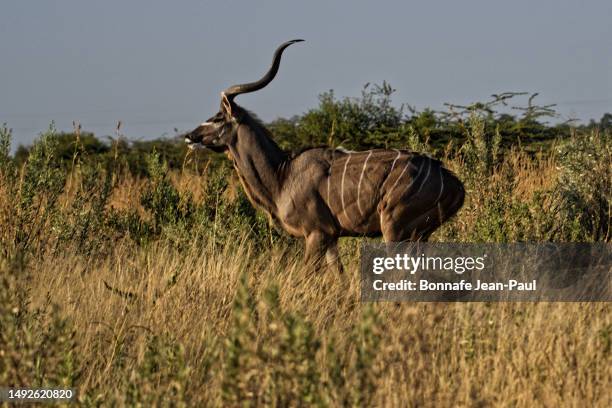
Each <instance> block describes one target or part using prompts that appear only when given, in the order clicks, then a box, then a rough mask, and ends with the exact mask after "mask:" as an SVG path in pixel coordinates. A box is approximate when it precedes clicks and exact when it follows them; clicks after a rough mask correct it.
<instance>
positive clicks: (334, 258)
mask: <svg viewBox="0 0 612 408" xmlns="http://www.w3.org/2000/svg"><path fill="white" fill-rule="evenodd" d="M325 260H326V261H327V266H328V267H329V268H331V269H334V270H336V271H338V273H339V274H340V275H342V274H343V273H344V267H343V266H342V260H341V259H340V254H339V253H338V239H337V238H336V239H334V240H333V241H332V242H331V243H330V244H329V245H328V247H327V251H326V252H325Z"/></svg>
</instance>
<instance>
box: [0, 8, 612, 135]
mask: <svg viewBox="0 0 612 408" xmlns="http://www.w3.org/2000/svg"><path fill="white" fill-rule="evenodd" d="M293 38H304V39H305V40H306V42H304V43H300V44H296V45H293V46H292V47H290V48H289V49H287V51H286V52H285V55H284V59H283V63H282V64H281V69H280V71H279V74H278V76H277V78H276V80H275V81H274V82H273V83H272V84H270V85H269V86H268V87H267V88H266V89H264V90H262V91H259V92H257V93H255V94H251V95H244V96H241V97H239V98H238V99H237V102H238V103H240V104H241V105H243V106H245V107H247V108H249V109H251V110H253V111H254V112H255V113H257V114H259V116H260V117H261V118H262V119H264V120H272V119H274V118H276V117H279V116H291V115H294V114H299V113H302V112H304V111H306V110H307V109H309V108H311V107H314V106H315V105H316V104H317V97H318V95H319V94H320V93H321V92H323V91H325V90H328V89H334V90H335V91H336V94H337V95H338V96H358V95H359V92H360V89H361V87H362V86H363V85H364V84H365V83H366V82H381V81H382V80H387V81H389V82H390V83H391V85H392V86H393V87H394V88H396V89H397V93H396V95H395V98H394V100H395V101H396V102H397V103H398V104H399V103H401V102H406V103H409V104H411V105H414V106H416V107H417V108H418V109H423V108H425V107H432V108H434V109H438V108H441V107H442V104H443V103H444V102H454V103H466V102H471V101H476V100H483V99H487V98H488V96H489V95H490V94H492V93H496V92H502V91H531V92H540V95H541V97H540V98H539V99H538V101H539V102H540V103H553V102H555V103H558V104H559V111H560V112H561V113H562V114H563V117H564V118H567V117H568V116H570V115H571V116H575V117H579V118H581V119H584V120H587V119H590V118H597V119H599V118H600V117H601V115H602V114H603V113H604V112H609V111H612V1H610V0H586V1H578V0H573V1H566V0H546V1H544V0H513V1H494V0H482V1H470V0H466V1H435V0H429V1H331V0H327V1H319V0H316V1H312V0H311V1H301V2H293V1H261V0H258V1H214V2H213V1H210V2H208V1H195V0H190V1H152V0H147V1H125V0H124V1H116V0H112V1H111V0H106V1H83V0H71V1H63V0H55V1H51V0H49V1H26V0H20V1H17V0H13V1H11V0H2V2H1V3H0V58H1V62H0V122H7V123H8V125H9V126H10V127H12V128H13V129H14V135H15V137H16V141H17V142H18V143H25V142H29V141H31V140H32V138H33V137H34V136H36V134H37V133H38V132H40V131H41V130H43V129H45V128H46V127H47V126H48V124H49V122H50V121H51V120H55V122H56V124H57V127H58V128H59V129H62V130H68V129H70V128H71V122H72V120H79V121H80V122H81V123H82V124H83V126H84V128H85V129H87V130H91V131H94V132H95V133H96V134H98V135H100V136H102V135H108V134H112V133H113V129H114V126H115V123H116V121H117V120H119V119H121V120H122V121H123V122H124V133H125V135H126V136H128V137H130V138H133V139H138V138H150V137H157V136H161V135H163V134H166V135H173V134H174V132H173V130H172V129H173V128H175V127H177V128H179V129H181V130H187V129H191V128H193V127H195V126H196V125H197V124H198V123H200V122H201V121H203V120H204V119H206V118H208V117H209V116H210V115H211V114H212V113H214V112H216V110H217V109H218V106H219V92H220V91H221V90H223V89H224V88H226V87H227V86H229V85H231V84H233V83H237V82H245V81H251V80H255V79H258V78H259V76H260V75H261V74H263V73H264V72H265V71H266V70H267V68H268V65H269V64H270V62H271V56H272V53H273V51H274V49H275V48H276V47H277V46H278V45H279V44H280V43H282V42H283V41H286V40H289V39H293Z"/></svg>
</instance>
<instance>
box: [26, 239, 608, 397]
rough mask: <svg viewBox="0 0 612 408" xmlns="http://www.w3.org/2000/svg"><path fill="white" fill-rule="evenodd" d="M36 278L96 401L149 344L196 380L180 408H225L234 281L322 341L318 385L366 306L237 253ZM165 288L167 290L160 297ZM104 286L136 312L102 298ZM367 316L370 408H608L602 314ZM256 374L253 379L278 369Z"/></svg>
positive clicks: (163, 252)
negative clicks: (55, 308) (371, 339)
mask: <svg viewBox="0 0 612 408" xmlns="http://www.w3.org/2000/svg"><path fill="white" fill-rule="evenodd" d="M35 269H36V270H34V271H33V275H34V276H36V279H35V280H33V281H32V284H31V290H32V293H31V294H32V298H33V299H36V300H37V303H40V302H45V301H46V300H47V299H48V298H49V296H50V298H51V300H52V301H53V302H58V303H59V304H60V307H61V310H62V315H64V316H66V317H69V318H70V320H71V321H72V322H74V329H75V330H76V332H77V335H78V340H79V346H78V350H77V352H78V357H79V359H80V360H81V361H83V362H84V363H86V364H84V365H83V367H82V369H83V373H82V378H81V380H80V381H79V389H80V391H81V392H82V393H87V392H88V391H89V390H91V389H94V390H97V392H101V393H102V395H101V399H102V400H104V401H108V400H110V399H112V400H116V401H118V402H121V401H123V402H125V395H124V393H125V385H126V384H125V383H126V382H127V381H130V378H131V377H130V376H133V375H134V374H133V373H134V372H136V371H137V370H138V367H139V365H141V364H142V363H143V361H144V359H145V351H146V349H147V344H148V342H149V341H150V335H151V333H155V334H157V335H160V336H167V337H168V338H171V339H172V340H173V341H176V342H179V343H180V344H182V346H183V347H184V348H185V356H186V357H185V362H184V364H185V367H188V368H189V369H190V370H191V372H192V374H193V375H192V376H191V377H190V378H189V379H188V380H187V381H186V383H184V384H182V386H183V387H186V388H185V390H184V392H185V393H186V396H185V398H186V400H188V401H189V403H190V404H196V403H197V404H206V405H209V404H215V405H222V403H221V394H220V390H221V381H222V379H223V375H224V374H223V370H224V367H223V364H222V359H221V358H220V356H219V355H218V354H217V353H221V354H222V353H223V347H220V344H223V339H224V338H226V337H227V336H228V335H229V331H230V328H231V327H230V326H231V319H230V316H231V314H232V303H233V301H234V298H235V294H236V290H237V289H236V285H237V282H238V281H239V277H240V275H241V274H242V273H243V272H245V271H246V272H247V273H248V274H249V277H250V287H251V288H252V290H253V296H254V298H255V299H258V300H261V299H263V298H264V295H263V292H264V291H265V288H266V287H268V285H269V284H270V283H276V284H277V285H278V287H279V293H280V305H281V309H282V310H283V311H284V312H286V313H291V314H297V315H302V316H304V318H305V319H306V320H308V321H309V322H311V323H312V325H313V327H314V330H315V333H316V335H317V337H318V338H319V339H320V340H321V342H322V347H321V350H322V351H321V352H319V353H318V354H317V365H318V366H319V367H321V371H322V372H323V375H324V376H325V375H327V374H326V368H325V367H327V366H328V365H329V361H326V359H328V357H329V356H328V355H327V352H326V351H325V350H327V345H328V343H329V342H330V341H331V339H334V341H335V352H336V353H340V354H343V355H344V356H345V357H347V358H348V359H350V358H351V357H349V356H350V355H351V354H352V353H354V348H355V345H354V344H351V341H350V336H349V334H350V333H351V330H353V327H354V326H355V325H358V324H359V322H360V319H361V315H362V309H363V307H364V306H363V305H362V304H360V302H359V300H358V299H359V277H358V271H357V268H356V264H355V263H353V264H352V265H351V266H350V268H349V270H348V273H347V274H346V276H345V277H344V278H342V279H340V278H338V277H337V276H335V275H331V274H326V275H319V276H310V277H307V274H306V271H305V270H304V268H303V267H301V266H300V265H299V263H298V262H296V260H295V259H294V258H293V257H292V256H291V254H285V253H282V251H279V250H271V251H270V252H267V253H263V254H254V253H253V252H252V251H251V250H250V248H249V246H248V244H246V243H245V242H241V243H237V244H235V245H232V246H231V247H229V246H228V247H226V248H222V249H219V248H211V247H205V248H191V249H190V250H189V251H187V252H179V251H176V250H173V249H170V247H169V246H166V245H164V244H163V243H159V244H156V245H154V247H152V248H150V249H149V250H134V248H132V247H131V246H130V245H129V244H122V245H118V246H117V248H115V250H114V255H113V256H112V257H109V258H108V259H105V260H103V261H101V262H95V263H90V262H87V260H84V259H81V258H79V257H75V256H73V255H66V256H60V257H59V258H51V259H47V260H45V261H43V262H42V263H41V264H39V265H37V266H36V268H35ZM175 275H176V276H177V279H176V281H177V283H176V284H175V285H173V286H172V287H170V288H167V282H168V281H169V279H171V278H172V277H173V276H175ZM104 281H107V282H108V283H109V284H111V286H113V287H115V288H121V289H122V290H129V291H130V292H133V293H134V294H136V295H137V299H136V300H133V301H130V300H127V299H125V298H124V297H121V296H119V295H116V294H114V293H111V292H109V290H108V289H107V288H105V286H104ZM40 306H42V304H32V307H40ZM375 311H376V314H377V316H378V324H377V326H376V327H374V328H373V329H374V330H376V331H377V332H378V333H379V334H380V342H379V344H378V345H377V348H376V350H375V359H374V366H373V367H372V368H371V370H372V372H374V373H375V378H374V385H375V389H376V392H375V395H374V397H373V401H372V402H373V403H374V405H376V406H474V405H477V406H487V405H496V406H561V405H562V406H602V407H604V406H609V405H610V387H609V386H610V384H611V372H610V354H609V349H610V335H611V333H610V331H611V327H612V321H611V318H610V317H611V314H610V305H609V304H605V303H591V304H554V303H548V304H547V303H540V304H529V303H525V304H512V303H498V304H478V303H477V304H376V305H375ZM253 324H254V325H255V326H256V328H257V331H256V337H255V338H253V339H252V341H253V342H255V344H256V347H257V346H261V347H263V346H265V345H266V344H267V341H269V339H270V336H271V334H270V333H271V332H272V331H273V329H272V328H271V327H270V324H269V322H266V321H260V322H257V323H253ZM118 353H120V354H121V355H118ZM251 358H254V357H251ZM253 364H258V370H259V373H260V375H263V374H264V373H265V372H266V371H268V370H273V369H274V368H275V367H273V365H275V364H277V363H276V362H274V361H268V362H266V361H260V360H256V361H254V362H253ZM201 366H208V367H209V369H208V372H207V373H202V372H200V371H199V368H200V367H201ZM350 374H352V373H349V375H350ZM353 374H354V373H353ZM132 380H133V379H132ZM154 385H155V384H149V386H151V387H153V386H154ZM143 386H144V385H143ZM329 402H330V403H331V405H336V402H337V401H335V402H334V400H333V399H332V400H331V401H329ZM296 403H297V402H296Z"/></svg>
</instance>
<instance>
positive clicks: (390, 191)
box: [389, 162, 423, 194]
mask: <svg viewBox="0 0 612 408" xmlns="http://www.w3.org/2000/svg"><path fill="white" fill-rule="evenodd" d="M408 165H413V164H412V163H411V162H408V164H406V167H404V170H403V171H402V174H400V176H399V177H398V178H397V180H395V183H394V184H393V187H391V190H389V194H391V193H392V192H393V189H394V188H395V185H396V184H397V182H398V181H399V180H400V178H401V177H402V176H403V175H404V171H406V168H408ZM413 166H414V165H413ZM422 170H423V165H421V167H419V171H418V172H417V175H416V176H414V178H413V179H412V181H411V182H410V184H408V187H406V191H408V190H409V189H410V187H412V185H413V184H414V182H415V181H416V180H417V179H418V178H419V176H420V175H421V171H422Z"/></svg>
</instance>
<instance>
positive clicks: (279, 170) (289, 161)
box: [185, 40, 465, 272]
mask: <svg viewBox="0 0 612 408" xmlns="http://www.w3.org/2000/svg"><path fill="white" fill-rule="evenodd" d="M300 41H302V40H293V41H288V42H286V43H284V44H282V45H281V46H280V47H279V48H278V49H277V50H276V52H275V53H274V58H273V62H272V67H271V68H270V69H269V71H268V72H267V73H266V74H265V75H264V76H263V77H262V78H261V79H260V80H259V81H256V82H252V83H247V84H241V85H234V86H232V87H230V88H228V89H226V90H225V91H224V92H222V93H221V109H220V110H219V112H217V114H216V115H215V116H213V117H211V118H210V119H208V120H207V121H206V122H204V123H202V124H201V125H200V126H198V127H197V128H196V129H194V130H193V131H192V132H190V133H188V134H187V135H186V136H185V140H186V142H187V143H188V144H189V146H190V147H191V148H194V147H206V148H209V149H212V150H214V151H217V152H221V151H225V152H227V153H228V156H229V157H230V158H231V160H232V161H233V163H234V167H235V169H236V172H237V173H238V176H239V178H240V181H241V183H242V186H243V187H244V190H245V191H246V193H247V196H248V198H249V200H250V201H251V202H252V203H253V204H254V205H255V206H257V207H259V208H261V209H263V210H264V211H266V212H267V213H268V214H269V215H271V216H272V217H273V218H274V219H275V220H276V221H277V222H278V223H280V224H281V225H282V227H283V228H284V229H285V231H287V232H288V233H289V234H291V235H294V236H296V237H304V238H305V239H306V255H305V260H306V261H307V262H319V261H320V260H322V259H323V256H325V258H326V260H327V262H328V264H329V265H334V266H335V267H336V268H337V269H338V270H339V271H340V272H341V271H342V264H341V262H340V260H339V256H338V249H337V242H338V238H339V237H342V236H368V237H374V236H380V235H382V236H383V238H384V240H385V241H386V242H400V241H406V240H410V241H418V240H420V241H424V240H426V239H427V238H428V237H429V235H430V234H431V233H432V232H433V231H434V230H435V229H436V228H438V227H439V226H440V225H441V224H442V223H443V222H444V221H446V220H447V219H448V218H450V217H451V216H453V215H454V214H455V213H456V212H457V211H458V210H459V208H461V206H462V205H463V199H464V194H465V193H464V189H463V184H462V183H461V181H460V180H459V179H457V177H455V176H454V175H453V174H452V173H451V172H450V171H449V170H447V169H445V168H444V167H442V165H441V163H440V162H439V161H438V160H435V159H432V158H430V157H427V156H424V155H422V154H418V153H414V152H410V151H406V150H396V149H393V150H388V149H374V150H368V151H363V152H348V151H345V150H342V149H335V148H329V147H317V148H311V149H307V150H305V151H302V152H301V153H299V154H297V155H291V154H289V153H287V152H284V151H283V150H281V149H280V148H279V147H278V145H277V144H276V143H275V142H274V140H273V139H272V135H271V134H270V132H269V131H268V130H267V129H266V128H265V127H264V126H263V124H262V123H261V122H260V121H259V120H257V119H256V118H255V117H254V116H253V115H252V114H250V113H249V112H248V111H246V110H245V109H243V108H241V107H240V106H238V105H236V103H235V102H234V98H235V97H236V96H237V95H239V94H243V93H247V92H254V91H256V90H259V89H261V88H263V87H265V86H266V85H268V84H269V83H270V82H271V81H272V79H274V77H275V75H276V73H277V72H278V67H279V65H280V59H281V55H282V53H283V50H284V49H285V48H287V47H288V46H289V45H291V44H293V43H296V42H300Z"/></svg>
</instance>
